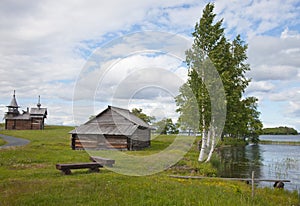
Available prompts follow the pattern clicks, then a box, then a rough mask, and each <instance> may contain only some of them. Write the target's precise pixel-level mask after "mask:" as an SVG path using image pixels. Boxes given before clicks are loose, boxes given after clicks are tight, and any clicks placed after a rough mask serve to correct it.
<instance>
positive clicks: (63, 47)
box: [0, 0, 300, 128]
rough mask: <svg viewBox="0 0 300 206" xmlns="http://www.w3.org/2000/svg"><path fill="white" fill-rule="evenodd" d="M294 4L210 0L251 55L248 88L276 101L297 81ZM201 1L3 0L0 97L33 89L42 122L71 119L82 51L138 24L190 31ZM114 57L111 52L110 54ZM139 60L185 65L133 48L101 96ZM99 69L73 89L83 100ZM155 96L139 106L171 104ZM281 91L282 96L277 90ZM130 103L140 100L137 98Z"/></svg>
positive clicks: (180, 70) (25, 95)
mask: <svg viewBox="0 0 300 206" xmlns="http://www.w3.org/2000/svg"><path fill="white" fill-rule="evenodd" d="M296 4H297V0H288V1H283V0H278V1H267V0H263V1H250V0H249V1H225V0H220V1H216V3H215V7H216V10H215V11H216V12H217V13H218V15H217V17H216V18H217V19H221V18H224V23H225V27H226V29H225V32H226V33H227V34H228V37H232V36H235V35H236V34H237V33H241V34H242V35H243V36H245V37H246V38H247V39H246V41H247V42H248V44H249V52H248V56H249V63H250V64H251V68H252V69H253V70H252V71H251V72H250V73H249V76H251V77H252V78H253V83H251V84H250V86H249V88H248V89H247V92H249V93H250V92H251V94H255V93H258V94H259V95H261V96H262V97H265V98H266V99H270V100H271V101H272V103H276V101H277V100H276V101H275V98H276V96H277V98H278V99H279V96H280V94H282V95H284V94H286V93H287V91H289V88H291V85H292V86H295V85H296V84H297V82H298V81H299V77H300V71H299V68H300V58H299V55H300V50H299V48H300V42H299V29H298V28H297V26H298V25H299V21H300V20H299V19H300V18H299V12H298V11H299V6H297V5H296ZM120 5H121V6H120ZM203 8H204V2H200V3H199V1H197V0H175V1H174V0H166V1H160V0H153V1H138V0H129V1H126V3H120V1H117V0H111V1H106V2H103V1H96V0H91V1H88V2H87V1H83V0H76V1H73V0H63V1H59V2H58V1H50V0H45V1H32V0H29V1H26V2H22V1H10V0H2V1H1V2H0V80H1V81H0V92H1V94H2V95H1V101H0V104H1V105H6V104H8V103H9V101H10V98H11V94H12V90H14V89H16V90H17V98H18V100H19V102H20V103H21V104H22V105H24V106H27V105H26V103H27V102H32V103H33V104H34V102H35V101H36V97H37V95H39V94H40V95H41V96H42V101H44V102H45V103H43V104H44V105H47V106H48V107H49V119H48V120H47V121H48V123H50V124H51V123H60V124H70V122H72V97H73V89H74V85H75V83H76V78H77V77H78V75H79V73H80V71H82V68H83V67H84V65H85V62H86V59H87V57H88V56H89V55H90V54H91V53H92V52H93V50H94V49H95V48H96V47H98V46H103V45H107V46H108V44H109V41H111V40H112V39H114V38H118V37H120V36H122V35H124V34H128V33H131V32H136V31H139V30H159V31H170V32H175V33H180V34H182V35H184V36H187V37H188V38H189V35H190V32H191V31H193V28H194V24H195V22H196V21H198V20H199V18H200V17H201V14H202V10H203ZM289 28H291V29H289ZM292 28H293V29H292ZM280 32H282V33H280ZM136 38H137V39H136V40H138V41H140V40H142V41H145V40H146V39H147V37H146V36H144V37H138V36H136ZM127 43H130V45H132V48H131V49H138V46H139V45H135V44H134V42H127ZM174 45H176V44H170V45H165V46H166V47H165V49H167V50H169V51H170V50H174V48H173V47H172V46H174ZM134 46H136V48H135V47H134ZM176 46H178V45H176ZM184 46H185V45H179V47H184ZM110 49H111V50H110V53H107V55H108V56H111V55H114V57H117V54H118V52H119V54H124V53H126V51H127V49H128V48H127V47H122V45H118V46H117V47H111V48H110ZM178 55H182V54H178ZM106 60H107V61H106V62H107V64H109V63H111V62H109V59H106ZM115 60H116V58H115V59H113V60H111V61H115ZM143 62H144V64H145V65H146V66H147V65H148V66H149V65H152V66H153V67H157V66H158V65H166V66H165V67H164V68H167V70H169V71H170V68H171V67H176V68H177V70H175V71H172V72H173V73H174V74H175V75H179V76H180V77H181V78H182V79H186V69H185V68H184V67H183V66H182V65H180V64H177V63H176V64H177V65H176V64H174V62H172V61H170V60H168V59H164V58H162V57H160V58H152V59H151V58H148V59H146V58H144V59H143V58H142V57H141V56H138V55H136V56H135V59H134V60H133V59H132V60H131V62H129V61H121V62H120V63H119V66H120V67H119V68H121V67H122V70H121V69H120V70H118V72H113V73H112V74H113V75H108V76H107V79H106V82H107V84H106V85H105V89H106V90H105V91H107V93H104V95H106V96H107V95H108V94H111V93H112V92H113V91H114V86H116V85H114V84H113V83H116V84H118V83H119V82H120V81H121V80H122V77H123V79H124V77H126V75H128V74H130V71H131V70H130V69H129V67H130V68H137V67H135V66H136V65H139V66H141V65H143ZM102 66H103V65H102ZM104 66H105V65H104ZM126 66H127V67H128V68H127V69H126ZM97 69H101V68H97ZM154 76H155V75H153V76H152V78H154ZM98 77H99V74H95V73H93V72H91V73H90V74H88V75H87V76H86V78H87V79H89V81H84V85H81V86H82V88H83V89H82V91H81V94H80V95H79V96H80V97H81V99H82V100H84V99H85V98H90V97H94V95H95V90H97V84H95V83H98V82H99V78H98ZM138 77H139V76H135V78H136V82H137V84H139V83H142V82H143V79H142V78H141V79H139V78H138ZM157 78H158V79H159V78H161V77H160V76H157ZM146 79H147V78H146ZM109 80H111V82H109ZM149 80H151V78H150V75H149ZM164 81H165V82H164V83H169V84H170V87H172V88H173V87H174V88H175V84H174V85H172V84H173V83H174V82H173V81H172V80H171V79H170V78H168V77H166V78H165V79H164ZM145 82H146V81H145ZM79 83H80V81H79ZM109 86H110V87H109ZM123 89H124V88H123ZM109 92H111V93H109ZM144 92H145V93H144V94H143V93H142V92H140V96H139V97H142V96H143V95H154V94H152V93H151V92H149V91H146V90H145V91H144ZM271 94H272V95H273V98H272V96H271ZM288 96H291V95H288ZM103 97H105V96H103ZM159 98H161V97H160V96H159V95H157V96H156V99H155V101H157V102H147V99H143V101H145V104H143V106H144V107H145V108H147V111H149V112H150V111H151V108H155V107H157V106H155V104H160V101H161V102H163V103H164V105H163V106H165V107H166V108H164V110H165V111H171V110H172V109H170V108H172V106H171V104H169V103H168V101H164V100H163V99H159ZM167 99H168V98H167ZM282 99H286V98H284V96H283V97H282ZM297 102H298V101H297V100H296V99H294V100H293V101H292V103H291V104H290V105H293V104H298V103H297ZM30 104H31V103H30ZM132 105H134V106H138V103H137V102H135V103H134V104H132ZM83 106H84V105H83ZM85 106H87V105H85ZM88 106H89V105H88ZM159 106H162V105H161V104H160V105H159ZM98 107H99V108H100V107H101V108H105V107H106V106H105V105H100V106H98ZM167 108H168V109H167ZM290 108H293V107H290ZM294 108H296V106H295V107H294ZM5 109H6V108H4V107H2V109H1V112H2V113H3V112H4V111H5ZM82 110H83V109H82ZM289 111H291V110H289ZM1 112H0V115H2V114H1ZM85 112H86V115H90V113H91V112H90V110H86V111H85ZM262 112H263V111H262ZM83 113H84V112H83ZM157 113H159V112H157ZM169 114H170V112H168V115H169ZM286 115H290V114H286ZM82 119H84V120H85V117H84V116H82ZM299 128H300V124H299Z"/></svg>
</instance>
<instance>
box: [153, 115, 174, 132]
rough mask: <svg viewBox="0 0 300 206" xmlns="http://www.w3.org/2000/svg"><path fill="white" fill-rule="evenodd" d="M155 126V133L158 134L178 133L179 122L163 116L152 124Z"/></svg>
mask: <svg viewBox="0 0 300 206" xmlns="http://www.w3.org/2000/svg"><path fill="white" fill-rule="evenodd" d="M153 126H154V127H156V131H155V132H156V133H159V134H178V133H179V130H178V128H179V124H178V123H175V124H174V123H173V121H172V119H171V118H164V119H162V120H160V121H158V122H155V123H154V124H153Z"/></svg>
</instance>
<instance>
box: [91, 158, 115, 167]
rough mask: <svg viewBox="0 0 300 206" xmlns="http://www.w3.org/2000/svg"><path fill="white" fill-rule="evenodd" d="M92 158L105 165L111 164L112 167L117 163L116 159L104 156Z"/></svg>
mask: <svg viewBox="0 0 300 206" xmlns="http://www.w3.org/2000/svg"><path fill="white" fill-rule="evenodd" d="M90 160H91V161H93V162H97V163H99V164H101V165H103V166H104V165H105V166H109V167H112V166H113V164H115V160H112V159H107V158H103V157H99V156H91V157H90Z"/></svg>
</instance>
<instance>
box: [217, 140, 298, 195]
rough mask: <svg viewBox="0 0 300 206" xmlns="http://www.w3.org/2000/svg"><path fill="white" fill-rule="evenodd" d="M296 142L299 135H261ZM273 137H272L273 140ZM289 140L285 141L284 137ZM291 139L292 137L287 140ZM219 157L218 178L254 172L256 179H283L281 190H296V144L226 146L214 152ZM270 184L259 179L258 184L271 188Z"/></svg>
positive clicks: (242, 176) (242, 175) (271, 184)
mask: <svg viewBox="0 0 300 206" xmlns="http://www.w3.org/2000/svg"><path fill="white" fill-rule="evenodd" d="M282 138H283V139H284V140H285V141H297V140H296V139H297V138H298V141H300V136H299V135H296V136H287V135H285V136H281V139H280V138H279V136H276V135H269V136H268V137H267V135H264V136H262V137H261V139H263V140H274V141H282ZM275 139H276V140H275ZM287 139H289V140H287ZM290 139H293V140H290ZM218 153H219V155H220V157H221V162H222V164H221V166H220V168H219V174H220V175H221V176H222V177H240V178H250V177H251V172H252V171H255V178H259V179H287V180H291V182H290V183H284V184H285V189H288V190H297V191H298V192H300V146H293V145H263V144H260V145H247V146H246V147H226V148H222V149H220V150H219V151H218ZM273 184H274V183H271V182H260V183H259V186H268V187H273Z"/></svg>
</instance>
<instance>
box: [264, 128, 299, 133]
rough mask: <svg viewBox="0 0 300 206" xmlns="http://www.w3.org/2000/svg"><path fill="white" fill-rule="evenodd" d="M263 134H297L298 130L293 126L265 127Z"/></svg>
mask: <svg viewBox="0 0 300 206" xmlns="http://www.w3.org/2000/svg"><path fill="white" fill-rule="evenodd" d="M262 134H269V135H297V134H298V131H297V130H295V129H294V128H291V127H282V126H281V127H275V128H264V129H263V130H262Z"/></svg>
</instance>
